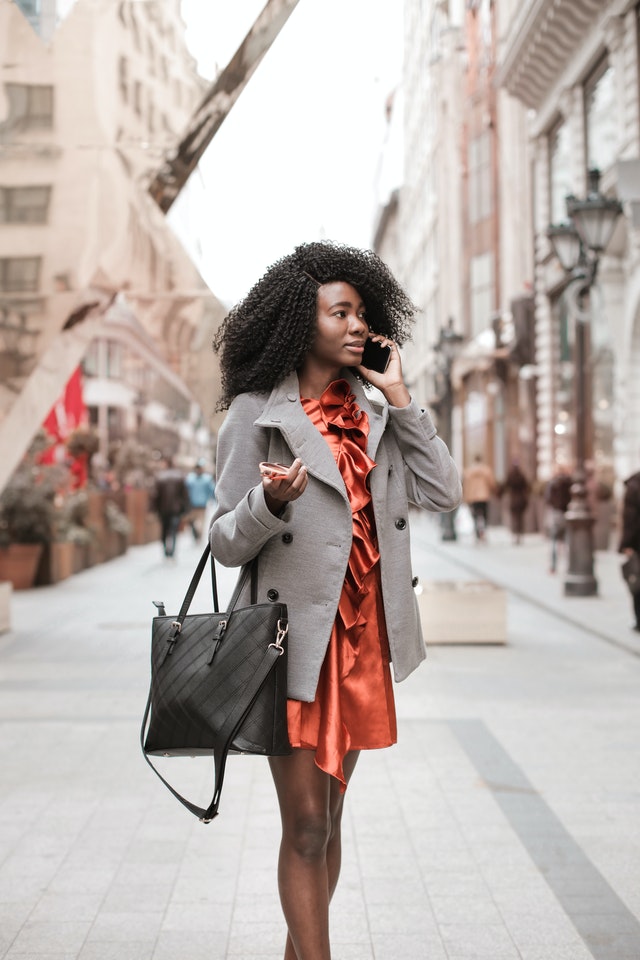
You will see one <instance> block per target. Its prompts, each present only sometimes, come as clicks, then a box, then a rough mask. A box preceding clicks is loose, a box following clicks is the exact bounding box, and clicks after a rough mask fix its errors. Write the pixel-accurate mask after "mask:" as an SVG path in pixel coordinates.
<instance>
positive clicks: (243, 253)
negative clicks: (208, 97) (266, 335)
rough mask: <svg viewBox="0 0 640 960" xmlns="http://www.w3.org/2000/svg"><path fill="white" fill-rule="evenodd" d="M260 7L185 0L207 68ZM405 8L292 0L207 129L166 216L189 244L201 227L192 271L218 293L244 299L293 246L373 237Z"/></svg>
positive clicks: (232, 0) (193, 41)
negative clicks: (228, 104) (202, 148)
mask: <svg viewBox="0 0 640 960" xmlns="http://www.w3.org/2000/svg"><path fill="white" fill-rule="evenodd" d="M263 6H264V2H263V0H183V15H184V17H185V20H186V21H187V24H188V33H187V42H188V44H189V47H190V49H191V51H192V53H193V55H194V56H195V57H196V59H197V60H198V63H199V66H200V71H201V73H202V74H203V75H204V76H207V77H208V78H210V77H211V76H212V75H213V74H214V73H215V64H216V63H217V64H218V65H219V66H220V67H222V66H224V64H226V62H227V61H228V59H229V58H230V56H231V55H232V53H233V52H234V51H235V50H236V48H237V47H238V45H239V43H240V42H241V40H242V38H243V37H244V35H245V33H246V31H247V30H248V29H249V27H250V25H251V23H252V22H253V20H254V19H255V17H256V16H257V14H258V13H259V12H260V10H261V9H262V7H263ZM402 6H403V5H402V2H401V0H299V3H298V6H297V7H296V8H295V10H294V11H293V13H292V14H291V16H290V18H289V20H288V21H287V23H286V24H285V26H284V28H283V30H282V31H281V33H280V35H279V36H278V37H277V38H276V40H275V42H274V44H273V45H272V47H271V49H270V50H269V52H268V53H267V54H266V56H265V58H264V60H263V61H262V63H261V64H260V66H259V67H258V69H257V71H256V73H255V74H254V75H253V77H252V79H251V80H250V81H249V84H248V85H247V87H246V88H245V90H244V91H243V93H242V94H241V95H240V98H239V99H238V101H237V103H236V104H235V106H234V107H233V108H232V110H231V112H230V114H229V116H228V118H227V119H226V120H225V121H224V123H223V125H222V127H221V128H220V130H219V131H218V133H217V134H216V136H215V137H214V139H213V141H212V143H211V146H210V147H209V149H208V151H207V153H206V155H205V157H204V158H203V160H202V162H201V164H200V169H199V171H197V172H196V173H195V174H194V175H193V176H192V178H191V181H192V182H191V184H190V189H189V190H188V191H186V195H185V196H181V197H180V198H179V199H178V201H177V202H176V204H175V205H174V206H175V208H176V209H175V213H174V212H173V211H172V222H173V223H174V225H175V227H176V229H177V230H178V232H179V233H180V235H181V236H182V238H183V240H184V241H185V242H186V243H187V244H188V246H189V248H190V250H191V251H192V252H193V249H194V243H193V241H194V237H195V235H196V234H199V240H200V244H201V249H202V259H201V261H200V263H199V266H200V270H201V272H202V274H203V276H204V278H205V280H206V281H207V283H208V284H209V286H210V287H211V289H212V290H213V292H214V293H215V294H216V295H217V296H218V297H220V298H221V299H222V300H224V301H226V302H235V301H236V300H238V299H239V298H240V297H242V296H243V295H244V294H245V293H246V292H247V290H248V289H249V287H250V286H251V285H252V284H253V283H254V282H255V281H256V280H257V279H258V278H259V277H260V276H261V275H262V273H263V272H264V270H265V269H266V267H267V266H268V265H269V264H270V263H272V262H273V260H275V259H277V257H279V256H281V255H283V254H286V253H288V252H290V251H291V250H292V249H293V247H294V246H295V244H297V243H300V242H305V241H309V240H315V239H318V238H327V239H331V240H336V241H340V242H345V243H352V244H354V245H356V246H364V247H368V246H370V245H371V241H372V230H373V222H374V216H375V210H376V204H377V200H376V196H375V180H376V170H377V168H378V165H379V162H380V151H381V148H382V144H383V141H384V137H385V129H386V125H385V118H384V106H385V101H386V99H387V96H388V94H389V93H390V92H391V91H392V90H393V89H394V88H395V87H396V86H397V85H398V83H399V80H400V77H401V69H402V31H403V26H402ZM193 181H195V183H194V182H193ZM201 191H203V192H201ZM185 229H186V230H187V233H188V236H185Z"/></svg>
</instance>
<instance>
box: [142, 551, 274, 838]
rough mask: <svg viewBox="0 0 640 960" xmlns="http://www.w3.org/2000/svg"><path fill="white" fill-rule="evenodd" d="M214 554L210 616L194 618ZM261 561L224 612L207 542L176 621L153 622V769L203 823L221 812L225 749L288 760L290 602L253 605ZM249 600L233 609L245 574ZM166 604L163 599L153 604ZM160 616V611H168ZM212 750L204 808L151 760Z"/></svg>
mask: <svg viewBox="0 0 640 960" xmlns="http://www.w3.org/2000/svg"><path fill="white" fill-rule="evenodd" d="M209 557H210V558H211V579H212V589H213V606H214V612H213V613H204V614H192V615H191V616H189V615H188V610H189V607H190V605H191V601H192V599H193V596H194V594H195V591H196V588H197V586H198V583H199V581H200V578H201V576H202V574H203V572H204V569H205V567H206V565H207V560H208V559H209ZM257 563H258V561H257V559H256V560H254V561H253V563H251V564H249V565H247V566H246V567H245V568H244V570H243V572H242V574H241V576H240V578H239V580H238V584H237V585H236V589H235V590H234V594H233V597H232V598H231V601H230V604H229V609H228V610H227V611H226V612H224V613H221V612H219V609H218V590H217V583H216V568H215V561H214V558H213V555H211V551H210V548H209V546H207V547H206V548H205V550H204V553H203V554H202V557H201V558H200V561H199V563H198V566H197V568H196V571H195V573H194V575H193V578H192V580H191V583H190V584H189V587H188V589H187V593H186V596H185V598H184V601H183V603H182V606H181V608H180V612H179V613H178V615H177V616H176V617H170V616H166V615H164V616H163V615H161V616H157V617H154V618H153V624H152V630H151V685H150V690H149V697H148V700H147V706H146V709H145V712H144V718H143V721H142V727H141V731H140V743H141V746H142V751H143V753H144V757H145V759H146V761H147V763H149V765H150V766H151V768H152V770H153V771H154V773H155V774H156V775H157V776H158V777H159V778H160V780H162V782H163V783H164V784H165V786H166V787H167V788H168V789H169V790H170V791H171V793H172V794H173V795H174V796H175V797H176V798H177V799H178V800H179V801H180V802H181V803H182V804H184V806H185V807H187V809H188V810H190V811H191V812H192V813H193V814H195V815H196V816H197V817H198V818H199V819H200V820H202V821H203V822H204V823H209V822H210V821H211V820H212V819H213V818H214V817H215V816H217V814H218V806H219V803H220V794H221V791H222V784H223V780H224V770H225V764H226V759H227V756H228V754H229V753H230V752H231V753H251V754H260V755H262V756H283V755H286V754H289V753H290V752H291V746H290V744H289V737H288V734H287V646H286V640H287V633H288V621H287V607H286V604H283V603H262V604H259V603H256V602H255V601H256V594H257ZM249 576H250V577H251V605H250V606H248V607H241V608H239V609H236V604H237V601H238V597H239V595H240V592H241V590H242V589H243V587H244V585H245V583H246V582H247V578H248V577H249ZM156 605H157V606H159V607H160V608H161V609H162V605H161V604H156ZM162 613H164V610H163V609H162ZM152 756H162V757H179V756H189V757H196V756H213V760H214V781H215V782H214V792H213V798H212V800H211V803H210V804H209V806H208V807H207V808H203V807H199V806H197V805H196V804H193V803H191V802H190V801H189V800H186V799H185V798H184V797H183V796H181V795H180V794H179V793H178V792H177V791H176V790H174V788H173V787H172V786H171V785H170V784H169V783H168V782H167V780H165V778H164V777H163V776H162V775H161V774H160V773H159V771H158V770H157V768H156V767H155V766H154V764H153V763H152V762H151V760H150V757H152Z"/></svg>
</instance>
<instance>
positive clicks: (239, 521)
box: [209, 394, 292, 567]
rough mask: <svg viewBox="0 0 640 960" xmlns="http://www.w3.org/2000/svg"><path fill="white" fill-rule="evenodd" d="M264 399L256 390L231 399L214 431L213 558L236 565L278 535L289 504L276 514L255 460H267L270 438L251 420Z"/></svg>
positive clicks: (258, 551) (250, 556)
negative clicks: (278, 514) (215, 453)
mask: <svg viewBox="0 0 640 960" xmlns="http://www.w3.org/2000/svg"><path fill="white" fill-rule="evenodd" d="M263 405H264V404H263V401H261V398H260V397H259V396H258V395H257V394H255V395H254V394H241V395H240V396H238V397H236V399H235V400H234V401H233V403H232V404H231V407H230V408H229V412H228V413H227V416H226V418H225V421H224V423H223V425H222V427H221V429H220V432H219V434H218V450H217V456H216V464H217V476H216V501H217V506H216V510H215V512H214V515H213V519H212V521H211V527H210V528H209V542H210V543H211V550H212V552H213V555H214V556H215V558H216V560H219V561H220V563H222V564H223V565H224V566H227V567H238V566H241V565H242V564H243V563H247V562H248V561H249V560H252V559H253V558H254V557H255V556H257V555H258V554H259V553H260V551H261V549H262V547H263V546H264V545H265V543H267V541H268V540H270V539H271V537H274V536H277V535H278V534H281V533H282V531H283V529H285V528H286V526H287V523H288V521H289V518H290V515H291V510H292V505H291V504H289V505H288V506H287V507H286V509H285V510H284V512H283V513H282V515H281V516H280V517H276V516H274V515H273V514H272V513H271V511H270V510H269V508H268V506H267V503H266V500H265V497H264V488H263V486H262V481H261V479H260V471H259V468H258V464H259V463H260V461H262V460H266V459H267V455H268V446H269V437H268V435H267V432H266V431H265V429H264V428H262V427H257V426H255V420H256V418H257V417H258V416H259V414H260V413H261V411H262V406H263Z"/></svg>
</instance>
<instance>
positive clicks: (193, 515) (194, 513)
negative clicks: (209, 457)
mask: <svg viewBox="0 0 640 960" xmlns="http://www.w3.org/2000/svg"><path fill="white" fill-rule="evenodd" d="M204 467H205V463H204V460H198V462H197V463H196V465H195V467H194V469H193V470H192V471H191V472H190V473H188V474H187V478H186V484H187V490H188V491H189V501H190V504H191V510H190V513H189V518H188V522H189V526H190V527H191V532H192V534H193V539H194V540H195V541H196V543H197V542H198V541H199V540H200V537H201V536H202V531H203V527H204V516H205V513H206V510H207V506H208V505H209V503H210V502H211V501H212V500H213V498H214V497H215V493H216V486H215V483H214V482H213V477H212V476H211V474H210V473H207V472H206V471H205V469H204Z"/></svg>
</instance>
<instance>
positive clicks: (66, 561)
mask: <svg viewBox="0 0 640 960" xmlns="http://www.w3.org/2000/svg"><path fill="white" fill-rule="evenodd" d="M74 563H75V544H74V543H71V541H63V542H60V543H47V544H46V545H45V548H44V551H43V553H42V557H41V558H40V564H39V566H38V573H37V575H36V581H35V582H36V586H38V587H42V586H48V585H50V584H52V583H60V581H61V580H66V579H67V577H70V576H71V575H72V574H73V573H74V572H75V570H74Z"/></svg>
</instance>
